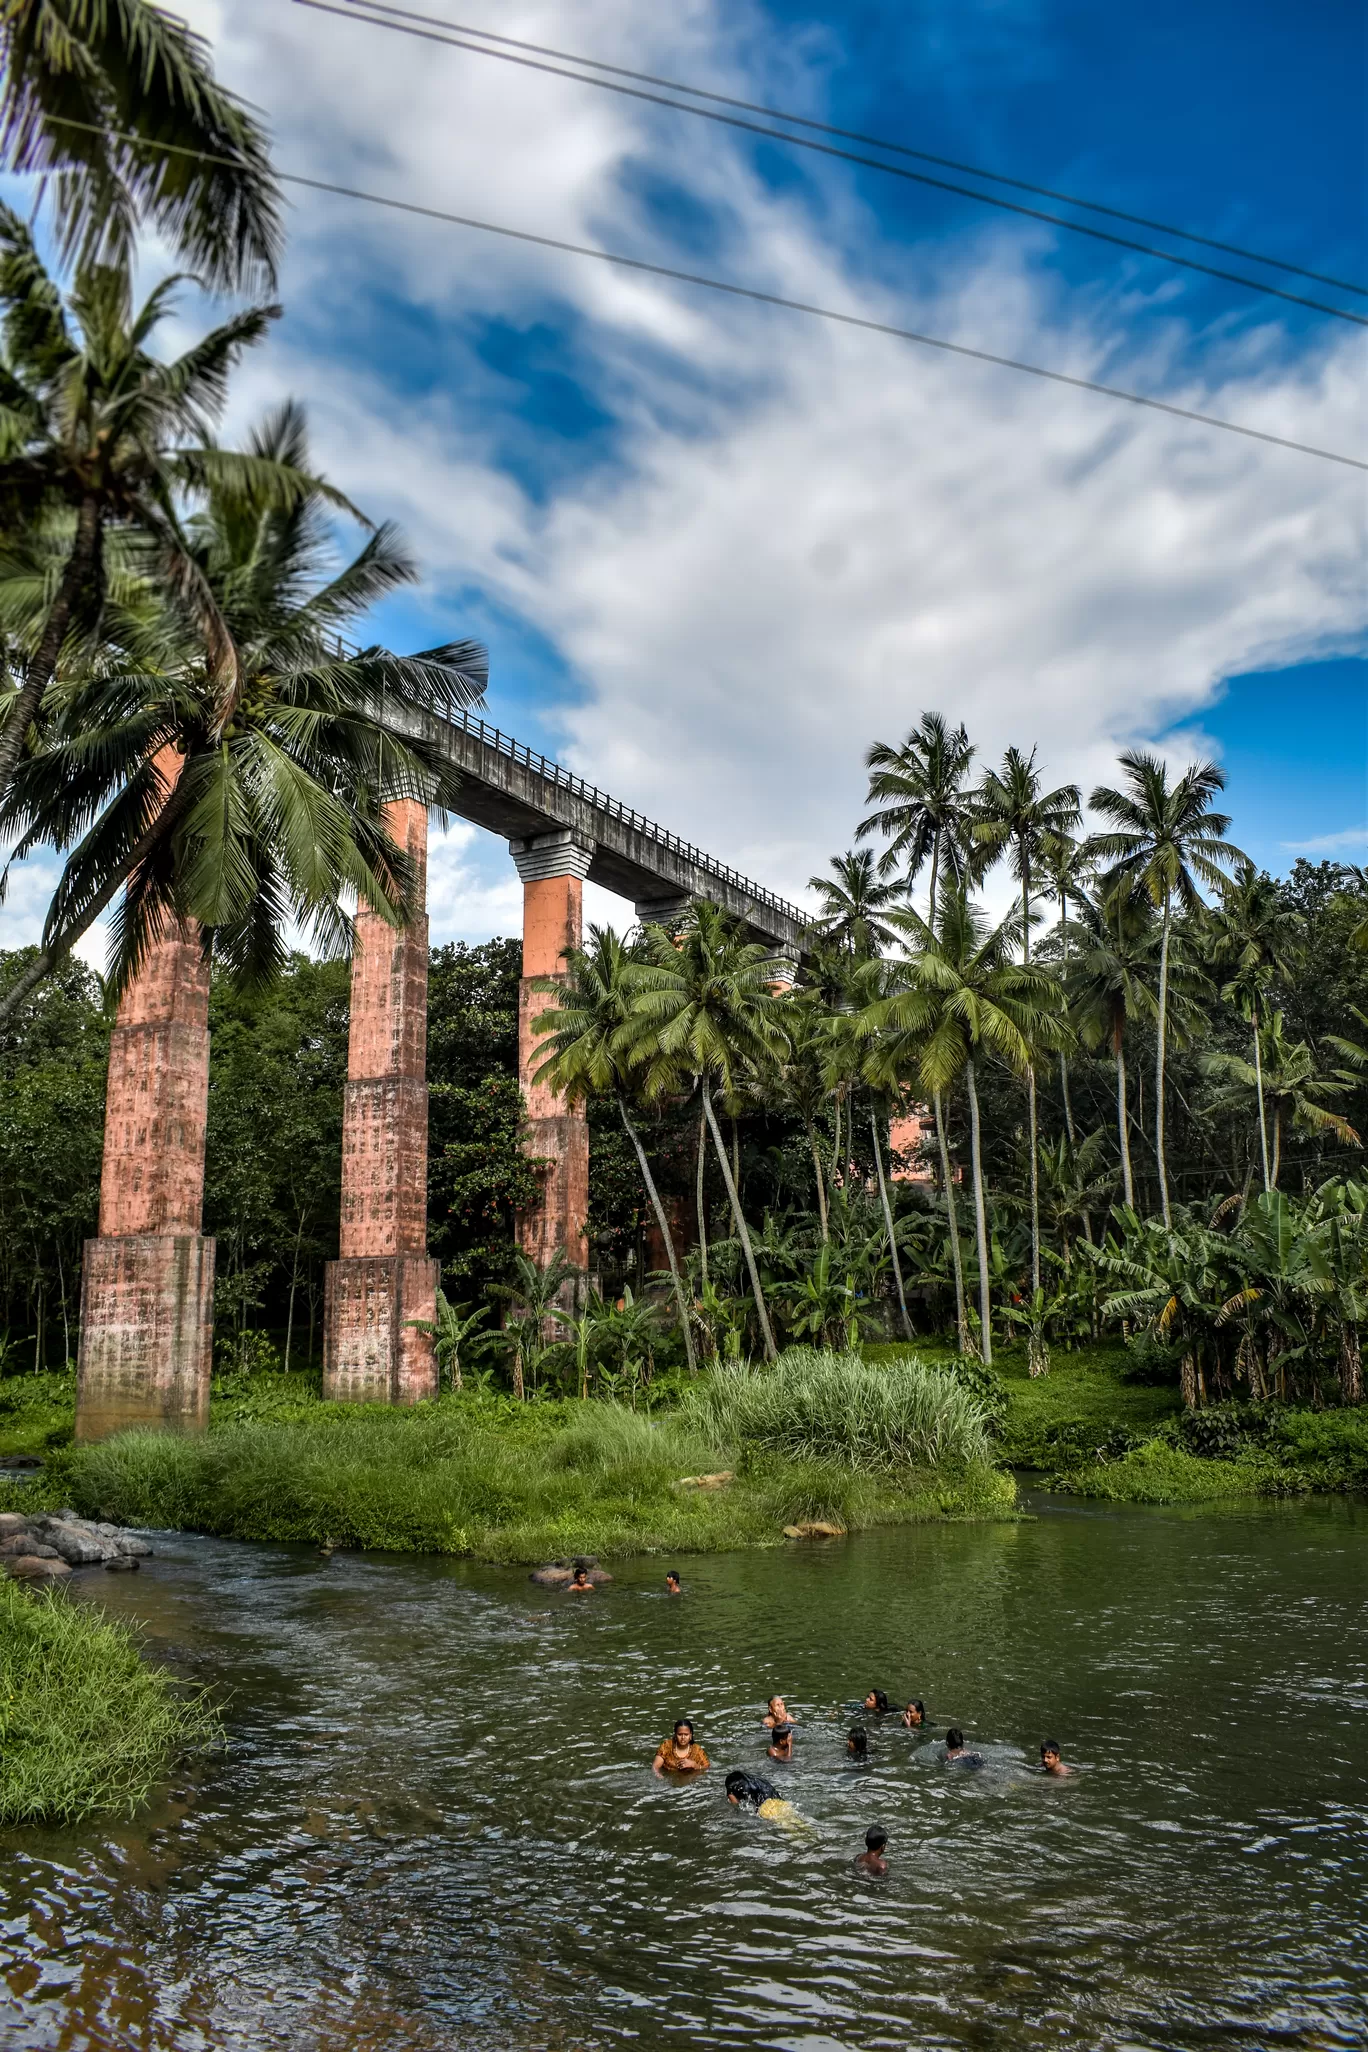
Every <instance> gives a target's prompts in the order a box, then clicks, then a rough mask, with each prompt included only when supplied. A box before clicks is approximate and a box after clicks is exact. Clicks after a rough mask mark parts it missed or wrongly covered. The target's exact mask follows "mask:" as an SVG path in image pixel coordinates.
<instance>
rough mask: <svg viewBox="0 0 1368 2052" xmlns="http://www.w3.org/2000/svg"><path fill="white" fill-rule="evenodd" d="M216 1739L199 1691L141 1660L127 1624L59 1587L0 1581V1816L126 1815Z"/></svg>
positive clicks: (60, 1820) (9, 1820)
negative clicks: (180, 1762) (176, 1765)
mask: <svg viewBox="0 0 1368 2052" xmlns="http://www.w3.org/2000/svg"><path fill="white" fill-rule="evenodd" d="M219 1736H220V1727H219V1722H218V1719H217V1716H216V1715H215V1713H214V1711H213V1710H212V1709H211V1708H210V1706H209V1704H208V1702H207V1700H206V1698H205V1697H204V1696H203V1694H188V1693H186V1692H185V1691H184V1690H182V1689H180V1688H179V1687H178V1686H177V1684H176V1683H175V1681H174V1680H173V1679H172V1677H171V1676H170V1675H168V1674H167V1673H166V1672H165V1670H164V1669H162V1668H158V1667H153V1666H150V1665H149V1664H148V1663H147V1662H146V1661H145V1660H144V1659H143V1657H142V1654H141V1652H140V1651H139V1648H138V1644H137V1641H136V1639H135V1638H134V1636H133V1634H132V1633H131V1632H130V1631H129V1630H128V1628H127V1626H125V1625H123V1624H119V1623H116V1622H114V1621H113V1620H111V1619H109V1618H106V1617H104V1616H103V1615H102V1614H101V1613H100V1612H99V1611H98V1610H96V1609H94V1608H92V1607H90V1606H88V1605H86V1604H83V1603H73V1602H72V1601H71V1600H70V1598H69V1597H68V1596H67V1594H66V1593H65V1591H57V1592H54V1593H49V1592H46V1591H44V1592H37V1593H35V1592H31V1591H29V1590H27V1589H24V1588H21V1587H20V1586H18V1585H17V1584H15V1583H11V1582H0V1823H6V1824H35V1823H49V1824H74V1823H78V1822H79V1821H80V1820H81V1819H82V1818H83V1817H88V1816H91V1815H93V1814H94V1813H96V1812H97V1811H113V1812H116V1813H121V1814H123V1815H125V1816H130V1815H132V1813H133V1812H134V1811H135V1810H136V1809H137V1808H138V1806H139V1805H140V1804H141V1803H143V1802H145V1801H146V1799H147V1797H148V1795H149V1794H150V1793H151V1791H152V1789H153V1787H154V1786H155V1785H156V1783H157V1782H158V1781H159V1780H160V1779H161V1778H162V1777H163V1776H164V1775H165V1774H166V1773H167V1771H168V1769H169V1768H170V1767H171V1765H172V1763H173V1762H174V1761H175V1760H176V1759H177V1758H178V1757H179V1756H180V1755H181V1754H183V1753H190V1752H200V1751H203V1750H204V1749H205V1748H206V1747H208V1746H211V1745H213V1744H214V1743H215V1742H216V1741H217V1740H218V1738H219Z"/></svg>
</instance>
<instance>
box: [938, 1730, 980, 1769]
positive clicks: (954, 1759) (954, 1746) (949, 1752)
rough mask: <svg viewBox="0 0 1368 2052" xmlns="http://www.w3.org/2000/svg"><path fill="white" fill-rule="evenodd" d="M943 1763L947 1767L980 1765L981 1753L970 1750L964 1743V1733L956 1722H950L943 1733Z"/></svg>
mask: <svg viewBox="0 0 1368 2052" xmlns="http://www.w3.org/2000/svg"><path fill="white" fill-rule="evenodd" d="M945 1764H946V1766H947V1767H981V1766H982V1765H983V1755H982V1753H975V1752H971V1751H970V1749H969V1747H968V1746H966V1745H965V1743H964V1733H963V1732H962V1731H961V1730H960V1728H959V1726H958V1725H957V1724H952V1725H951V1727H950V1729H949V1731H947V1732H946V1734H945Z"/></svg>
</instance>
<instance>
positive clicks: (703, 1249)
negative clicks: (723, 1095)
mask: <svg viewBox="0 0 1368 2052" xmlns="http://www.w3.org/2000/svg"><path fill="white" fill-rule="evenodd" d="M707 1138H708V1128H707V1122H706V1119H705V1117H704V1114H703V1113H702V1112H701V1111H700V1113H699V1114H698V1170H697V1175H696V1178H695V1184H694V1209H695V1211H696V1213H697V1216H698V1272H699V1276H700V1278H701V1279H702V1281H703V1282H706V1281H707V1280H708V1215H707V1207H706V1201H705V1198H704V1192H703V1178H704V1170H705V1169H706V1167H707V1163H708V1157H707V1155H706V1154H705V1153H704V1147H705V1145H706V1143H707Z"/></svg>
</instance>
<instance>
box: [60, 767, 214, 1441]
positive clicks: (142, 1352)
mask: <svg viewBox="0 0 1368 2052" xmlns="http://www.w3.org/2000/svg"><path fill="white" fill-rule="evenodd" d="M167 767H169V769H170V773H171V778H172V781H173V782H174V778H175V772H176V769H178V767H179V765H178V763H176V762H175V761H174V760H173V762H172V763H171V764H170V765H168V766H167ZM208 1102H209V971H208V968H207V966H206V964H205V961H204V958H203V955H202V953H201V951H200V943H199V936H198V932H197V930H193V929H189V930H182V929H180V928H176V929H174V930H173V931H172V932H171V933H170V934H168V936H167V937H166V938H165V939H164V940H161V941H158V942H157V943H156V945H155V946H154V947H153V948H152V949H151V950H150V951H149V953H148V956H147V959H146V961H145V962H144V964H143V967H142V969H141V970H140V971H139V973H138V975H137V976H136V977H135V978H134V980H133V982H132V983H131V984H130V985H129V987H128V989H127V991H126V992H125V993H124V997H123V1001H122V1003H121V1004H120V1006H119V1016H118V1021H117V1023H116V1025H115V1028H114V1031H113V1034H112V1035H111V1036H110V1043H109V1081H108V1083H107V1085H106V1089H105V1135H104V1169H103V1173H102V1175H101V1178H100V1236H99V1238H98V1239H96V1240H87V1241H86V1245H85V1259H84V1263H83V1265H82V1273H81V1344H80V1357H79V1367H78V1377H77V1393H76V1436H77V1438H78V1439H104V1438H106V1437H107V1436H108V1435H109V1434H110V1433H111V1432H117V1431H119V1430H121V1429H122V1428H123V1427H125V1426H128V1425H149V1426H160V1427H162V1428H163V1429H165V1430H168V1431H177V1432H197V1431H201V1430H202V1429H203V1427H204V1426H205V1424H206V1423H207V1422H208V1417H209V1374H210V1365H211V1360H212V1350H213V1322H214V1242H213V1241H212V1240H209V1239H206V1238H205V1237H204V1235H203V1233H202V1232H201V1231H200V1227H201V1225H202V1224H203V1209H204V1129H205V1119H206V1115H207V1112H208Z"/></svg>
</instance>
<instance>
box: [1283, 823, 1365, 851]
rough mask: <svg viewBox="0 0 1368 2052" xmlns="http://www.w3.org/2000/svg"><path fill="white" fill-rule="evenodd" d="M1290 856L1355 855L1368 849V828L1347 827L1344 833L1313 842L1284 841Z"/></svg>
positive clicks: (1324, 835) (1323, 835)
mask: <svg viewBox="0 0 1368 2052" xmlns="http://www.w3.org/2000/svg"><path fill="white" fill-rule="evenodd" d="M1280 846H1282V847H1283V848H1285V849H1286V850H1287V852H1288V854H1289V855H1354V854H1357V853H1358V852H1359V850H1361V849H1365V848H1368V826H1353V827H1346V828H1345V829H1344V831H1343V833H1339V834H1319V835H1317V837H1316V839H1315V840H1313V841H1283V842H1281V843H1280Z"/></svg>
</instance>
